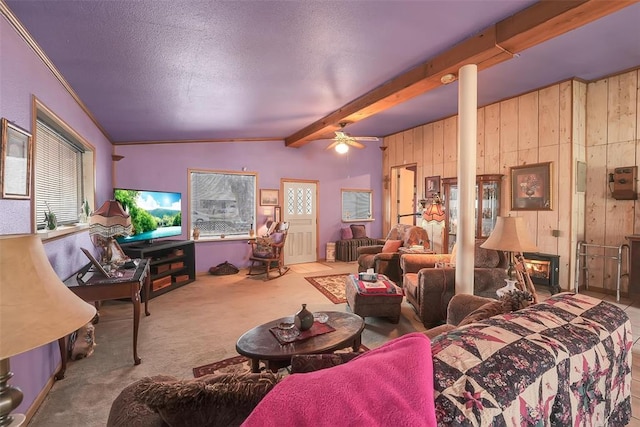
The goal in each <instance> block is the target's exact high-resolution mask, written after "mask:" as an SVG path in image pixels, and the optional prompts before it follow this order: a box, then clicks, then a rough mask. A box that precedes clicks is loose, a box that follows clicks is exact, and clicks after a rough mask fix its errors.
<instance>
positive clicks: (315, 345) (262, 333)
mask: <svg viewBox="0 0 640 427" xmlns="http://www.w3.org/2000/svg"><path fill="white" fill-rule="evenodd" d="M324 313H326V314H327V315H328V316H329V319H328V320H327V325H329V326H331V327H333V328H335V331H332V332H328V333H326V334H322V335H316V336H314V337H311V338H308V339H306V340H303V341H294V342H291V343H288V344H280V343H279V342H278V340H277V339H276V337H275V336H273V334H272V333H271V331H269V328H272V327H274V326H276V325H278V324H279V323H282V322H292V321H293V316H288V317H282V318H280V319H276V320H273V321H271V322H267V323H265V324H263V325H260V326H256V327H255V328H253V329H250V330H249V331H247V332H245V333H244V334H243V335H242V336H241V337H240V338H239V339H238V342H237V343H236V351H237V352H238V353H239V354H241V355H243V356H246V357H248V358H249V359H251V372H260V361H261V360H262V361H264V362H265V365H266V367H267V369H270V370H272V371H276V370H278V369H279V368H282V367H285V366H288V365H290V364H291V358H292V357H293V356H295V355H299V354H314V353H332V352H334V351H336V350H340V349H342V348H347V347H352V348H353V351H358V349H360V344H361V334H362V330H363V329H364V319H363V318H362V317H360V316H358V315H356V314H352V313H343V312H339V311H325V312H324Z"/></svg>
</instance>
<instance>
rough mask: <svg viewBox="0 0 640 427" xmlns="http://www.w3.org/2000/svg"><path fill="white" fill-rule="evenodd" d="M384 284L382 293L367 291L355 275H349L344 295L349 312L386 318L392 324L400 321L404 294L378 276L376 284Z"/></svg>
mask: <svg viewBox="0 0 640 427" xmlns="http://www.w3.org/2000/svg"><path fill="white" fill-rule="evenodd" d="M381 282H382V283H386V284H387V287H386V289H384V290H383V291H381V290H379V289H376V290H371V291H367V290H366V289H365V288H364V282H362V281H360V280H359V279H358V275H357V274H350V275H349V276H347V278H346V279H345V284H344V285H345V294H346V295H347V304H348V305H349V307H351V311H353V313H354V314H357V315H358V316H361V317H388V318H389V320H391V322H392V323H398V322H399V321H400V306H401V304H402V299H403V298H404V294H403V292H402V289H401V288H399V287H398V286H396V284H395V283H393V282H392V281H390V280H389V279H388V278H387V277H386V276H384V275H382V274H379V275H378V283H381Z"/></svg>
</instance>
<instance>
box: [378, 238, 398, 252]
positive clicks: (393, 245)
mask: <svg viewBox="0 0 640 427" xmlns="http://www.w3.org/2000/svg"><path fill="white" fill-rule="evenodd" d="M400 246H402V240H387V241H385V242H384V246H383V247H382V252H384V253H395V252H398V249H400Z"/></svg>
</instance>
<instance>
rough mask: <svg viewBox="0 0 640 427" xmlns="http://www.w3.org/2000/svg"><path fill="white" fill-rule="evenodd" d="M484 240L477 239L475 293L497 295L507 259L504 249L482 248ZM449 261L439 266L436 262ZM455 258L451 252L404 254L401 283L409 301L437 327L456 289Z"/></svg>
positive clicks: (474, 274)
mask: <svg viewBox="0 0 640 427" xmlns="http://www.w3.org/2000/svg"><path fill="white" fill-rule="evenodd" d="M482 242H483V240H476V244H475V256H474V269H473V281H474V283H473V289H474V290H473V293H474V295H478V296H482V297H487V298H496V296H497V295H496V291H497V290H498V289H500V288H502V287H503V286H504V285H505V281H504V279H506V278H507V272H506V269H507V267H508V260H507V257H506V256H505V254H504V252H502V251H495V250H491V249H484V248H481V247H480V245H481V244H482ZM438 262H444V263H448V264H447V265H448V266H447V267H444V268H436V263H438ZM451 264H454V265H455V259H452V257H451V255H449V254H433V255H430V254H403V255H402V257H401V258H400V267H401V268H402V272H403V277H402V287H403V289H404V292H405V295H406V298H407V301H408V302H409V303H410V304H411V305H412V306H413V308H414V309H415V311H416V313H417V314H418V317H419V318H420V320H421V321H422V323H423V324H424V325H425V326H426V327H428V328H431V327H434V326H436V325H438V324H440V323H442V322H444V321H445V319H446V317H447V305H448V304H449V301H450V300H451V298H452V297H453V295H454V294H455V293H456V283H455V276H456V274H455V266H454V265H451Z"/></svg>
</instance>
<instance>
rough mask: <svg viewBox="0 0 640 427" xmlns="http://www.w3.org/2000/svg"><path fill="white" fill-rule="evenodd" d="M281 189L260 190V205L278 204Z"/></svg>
mask: <svg viewBox="0 0 640 427" xmlns="http://www.w3.org/2000/svg"><path fill="white" fill-rule="evenodd" d="M278 200H279V190H275V189H265V188H263V189H261V190H260V205H261V206H278Z"/></svg>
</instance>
